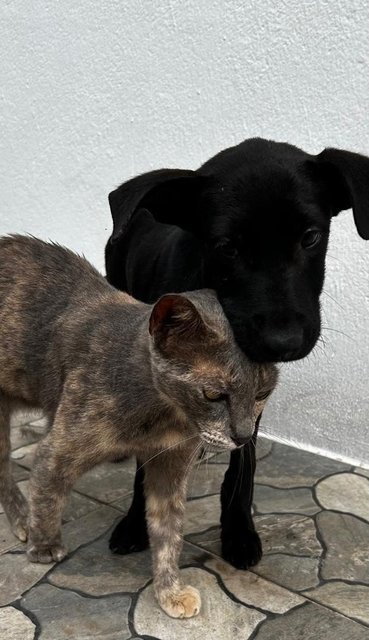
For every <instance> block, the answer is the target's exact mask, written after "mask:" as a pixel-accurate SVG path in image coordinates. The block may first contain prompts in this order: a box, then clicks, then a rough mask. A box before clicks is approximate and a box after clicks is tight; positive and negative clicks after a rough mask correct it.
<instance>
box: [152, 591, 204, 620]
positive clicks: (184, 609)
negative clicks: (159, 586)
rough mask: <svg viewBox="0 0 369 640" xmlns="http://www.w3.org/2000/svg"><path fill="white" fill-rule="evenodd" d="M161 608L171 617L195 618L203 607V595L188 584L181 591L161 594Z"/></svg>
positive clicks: (159, 596)
mask: <svg viewBox="0 0 369 640" xmlns="http://www.w3.org/2000/svg"><path fill="white" fill-rule="evenodd" d="M158 600H159V604H160V606H161V608H162V609H163V611H165V613H167V614H168V616H170V617H171V618H193V617H194V616H197V614H198V613H199V611H200V608H201V597H200V594H199V592H198V590H197V589H194V588H193V587H190V586H189V585H187V586H186V587H183V588H182V589H180V590H179V591H174V592H172V593H168V592H167V593H166V594H159V595H158Z"/></svg>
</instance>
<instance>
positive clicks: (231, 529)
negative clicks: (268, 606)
mask: <svg viewBox="0 0 369 640" xmlns="http://www.w3.org/2000/svg"><path fill="white" fill-rule="evenodd" d="M260 418H261V416H259V418H258V420H257V422H256V426H255V431H254V435H253V437H252V440H250V442H249V443H248V444H246V445H244V447H242V448H240V449H235V450H234V451H232V453H231V460H230V464H229V467H228V470H227V472H226V474H225V477H224V482H223V485H222V490H221V504H222V515H221V540H222V556H223V558H224V559H225V560H227V562H229V563H230V564H232V565H233V566H234V567H236V568H237V569H248V568H249V567H253V566H254V565H255V564H257V563H258V562H259V560H261V556H262V546H261V540H260V538H259V536H258V534H257V532H256V531H255V525H254V522H253V519H252V514H251V508H252V500H253V494H254V474H255V468H256V455H255V448H256V439H257V430H258V426H259V422H260Z"/></svg>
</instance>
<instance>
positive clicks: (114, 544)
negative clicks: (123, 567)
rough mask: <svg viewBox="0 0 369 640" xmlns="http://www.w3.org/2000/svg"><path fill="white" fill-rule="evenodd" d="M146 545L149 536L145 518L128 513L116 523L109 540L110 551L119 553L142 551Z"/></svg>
mask: <svg viewBox="0 0 369 640" xmlns="http://www.w3.org/2000/svg"><path fill="white" fill-rule="evenodd" d="M148 546H149V536H148V533H147V528H146V522H145V520H144V519H142V518H133V517H130V516H129V515H127V516H125V517H124V518H122V520H121V521H120V522H119V523H118V524H117V526H116V527H115V529H114V531H113V533H112V534H111V538H110V540H109V548H110V551H112V552H113V553H118V554H119V555H126V554H128V553H133V552H135V551H144V550H145V549H147V548H148Z"/></svg>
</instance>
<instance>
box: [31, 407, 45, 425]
mask: <svg viewBox="0 0 369 640" xmlns="http://www.w3.org/2000/svg"><path fill="white" fill-rule="evenodd" d="M30 424H31V425H32V426H33V427H37V428H39V429H45V427H47V425H48V421H47V419H46V418H45V417H44V416H43V415H42V413H41V412H39V411H38V412H37V417H35V419H33V420H32V422H31V423H30Z"/></svg>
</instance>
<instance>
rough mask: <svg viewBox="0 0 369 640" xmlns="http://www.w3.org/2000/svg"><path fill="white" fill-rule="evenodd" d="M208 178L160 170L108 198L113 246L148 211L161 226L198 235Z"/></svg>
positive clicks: (188, 173)
mask: <svg viewBox="0 0 369 640" xmlns="http://www.w3.org/2000/svg"><path fill="white" fill-rule="evenodd" d="M208 182H209V178H207V177H205V176H200V175H198V174H197V173H196V172H195V171H191V170H186V169H159V170H157V171H150V172H148V173H144V174H142V175H140V176H136V177H135V178H132V179H131V180H128V181H127V182H124V183H123V184H122V185H121V186H120V187H118V188H117V189H115V191H112V192H111V193H110V194H109V205H110V210H111V214H112V218H113V233H112V235H111V237H110V242H112V243H113V242H116V241H117V240H119V238H121V237H122V235H124V232H125V231H126V229H127V227H128V225H129V222H130V220H131V219H132V217H133V216H134V214H135V212H136V211H138V210H139V209H148V210H149V211H150V213H151V214H152V215H153V216H154V218H155V219H156V220H157V221H158V222H164V223H167V224H173V225H176V226H178V227H181V228H182V229H185V230H187V231H191V232H193V233H196V232H197V231H198V230H199V229H200V224H199V222H200V221H199V215H200V214H201V211H200V207H199V200H200V196H201V192H202V189H203V188H204V186H205V185H206V184H208Z"/></svg>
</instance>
